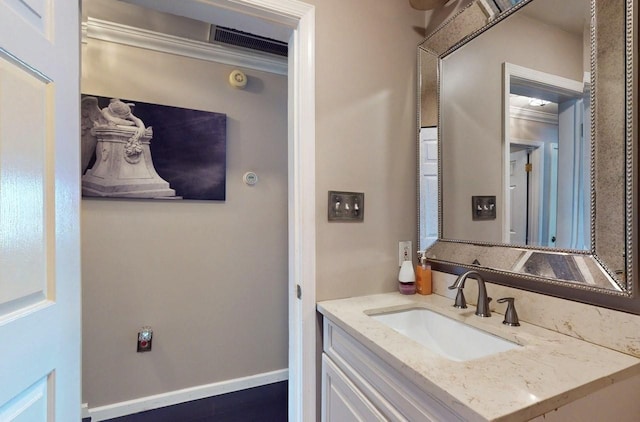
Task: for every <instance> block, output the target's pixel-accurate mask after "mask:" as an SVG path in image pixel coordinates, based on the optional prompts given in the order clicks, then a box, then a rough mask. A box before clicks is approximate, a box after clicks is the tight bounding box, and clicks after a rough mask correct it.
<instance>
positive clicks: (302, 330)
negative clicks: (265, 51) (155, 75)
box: [125, 0, 316, 421]
mask: <svg viewBox="0 0 640 422" xmlns="http://www.w3.org/2000/svg"><path fill="white" fill-rule="evenodd" d="M125 1H127V2H129V3H134V4H138V5H140V6H144V7H148V8H152V9H155V10H159V11H161V12H166V13H172V14H176V15H181V16H186V17H192V18H195V19H198V20H206V18H203V17H204V16H209V15H210V13H209V12H212V11H213V10H214V9H218V10H219V9H224V10H227V11H230V12H235V13H241V14H243V15H246V16H249V17H253V18H258V19H260V20H262V21H265V22H267V23H270V24H275V25H280V26H283V27H286V28H289V29H290V30H291V31H292V32H291V37H290V39H289V57H288V232H289V242H288V243H289V246H288V249H289V252H288V257H289V259H288V262H289V264H288V270H289V271H288V273H289V276H288V295H289V299H288V309H289V398H288V403H289V405H288V406H289V409H288V413H289V420H290V421H311V420H315V419H316V266H315V260H316V251H315V248H316V246H315V245H316V225H315V213H316V210H315V7H314V6H312V5H309V4H307V3H303V2H301V1H298V0H181V1H179V2H178V1H175V0H125ZM298 292H300V293H301V294H298Z"/></svg>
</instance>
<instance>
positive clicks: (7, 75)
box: [0, 0, 81, 422]
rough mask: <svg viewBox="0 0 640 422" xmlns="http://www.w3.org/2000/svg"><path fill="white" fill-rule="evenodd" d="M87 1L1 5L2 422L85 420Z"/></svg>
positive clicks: (13, 0) (26, 0) (0, 0)
mask: <svg viewBox="0 0 640 422" xmlns="http://www.w3.org/2000/svg"><path fill="white" fill-rule="evenodd" d="M79 32H80V23H79V3H78V2H73V1H68V0H0V339H1V340H0V341H1V347H0V380H2V381H0V420H1V421H28V422H39V421H53V420H55V421H65V422H66V421H79V420H80V402H81V399H80V253H79V252H80V251H79V250H80V237H79V226H80V218H79V205H80V189H79V186H80V183H79V177H80V176H79V152H80V151H79V150H80V148H79V145H80V144H79V131H80V125H79V96H80V92H79V91H80V89H79V81H80V78H79V56H80V54H79V48H80V43H79Z"/></svg>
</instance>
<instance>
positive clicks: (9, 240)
mask: <svg viewBox="0 0 640 422" xmlns="http://www.w3.org/2000/svg"><path fill="white" fill-rule="evenodd" d="M2 53H3V52H2V51H0V187H1V188H2V189H1V190H0V233H2V238H0V245H1V246H2V247H0V268H2V272H0V323H1V322H2V320H3V318H5V317H6V316H7V314H8V313H10V312H15V311H16V310H17V309H19V308H24V307H26V306H29V305H33V304H34V303H35V302H38V301H42V300H45V299H46V295H47V285H48V284H49V283H52V282H53V280H50V279H49V277H48V274H50V270H49V268H48V262H51V260H49V259H48V258H47V255H48V254H51V253H52V251H50V250H48V248H47V239H48V238H50V237H51V235H52V233H47V226H46V220H47V217H48V216H50V215H51V213H52V210H51V204H47V202H46V195H47V192H48V191H50V189H49V188H48V187H47V186H46V183H51V182H52V179H53V177H52V175H51V174H50V171H49V170H48V166H47V145H48V142H47V136H48V131H47V121H48V120H49V118H50V116H51V114H52V113H51V110H49V109H48V107H49V104H51V101H50V98H49V89H48V87H47V85H48V84H49V81H47V80H43V78H42V77H40V76H39V75H37V74H34V73H33V72H32V71H31V69H29V68H27V67H25V66H24V65H22V64H20V63H16V62H15V61H14V60H13V58H11V57H9V56H8V55H7V54H6V53H4V54H2ZM16 99H19V101H16ZM24 116H29V121H28V122H27V121H26V120H25V117H24ZM17 122H22V123H17Z"/></svg>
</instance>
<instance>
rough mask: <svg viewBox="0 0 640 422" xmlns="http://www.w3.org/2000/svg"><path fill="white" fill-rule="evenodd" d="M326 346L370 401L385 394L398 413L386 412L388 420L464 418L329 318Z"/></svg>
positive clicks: (325, 332)
mask: <svg viewBox="0 0 640 422" xmlns="http://www.w3.org/2000/svg"><path fill="white" fill-rule="evenodd" d="M323 346H324V352H325V353H326V354H327V355H328V356H329V357H330V358H331V360H332V361H333V362H334V363H335V364H336V366H337V367H339V368H340V369H341V370H342V371H343V372H344V373H345V374H346V376H347V377H348V378H349V379H350V380H351V381H352V382H353V384H354V385H355V386H357V387H358V389H359V390H360V391H361V392H362V393H363V394H364V395H365V396H366V397H367V398H368V399H369V400H371V401H372V402H374V403H375V401H376V397H382V398H383V399H384V401H386V402H388V403H389V404H390V406H391V407H392V408H393V409H395V411H394V413H395V414H387V413H385V416H386V417H387V418H388V419H390V420H409V421H434V422H439V421H447V422H450V421H451V422H453V421H460V422H463V421H464V419H462V418H461V417H460V416H458V415H457V414H456V413H454V412H453V411H452V410H451V409H449V408H448V407H447V406H445V405H444V404H443V403H441V402H440V401H439V400H438V399H436V398H435V397H433V396H431V395H430V394H429V393H428V392H426V391H424V390H422V389H420V388H419V387H418V386H416V385H415V384H413V383H412V382H410V381H409V380H407V379H406V378H405V377H404V376H402V375H401V374H400V373H399V372H398V371H397V370H395V369H394V368H392V367H391V366H390V365H389V364H387V363H386V362H384V361H383V360H382V359H381V358H380V357H378V356H377V355H376V354H375V353H373V352H372V351H371V350H369V349H367V348H366V347H365V346H363V345H362V344H361V343H360V342H358V341H357V340H356V339H355V338H353V337H352V336H351V335H349V334H347V333H346V332H345V331H344V330H342V329H341V328H339V327H337V326H336V325H334V324H333V323H332V322H331V321H329V320H328V319H327V318H324V344H323ZM381 411H383V412H384V409H381Z"/></svg>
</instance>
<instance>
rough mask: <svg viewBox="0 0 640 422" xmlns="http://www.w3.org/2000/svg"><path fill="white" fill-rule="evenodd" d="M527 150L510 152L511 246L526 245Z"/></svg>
mask: <svg viewBox="0 0 640 422" xmlns="http://www.w3.org/2000/svg"><path fill="white" fill-rule="evenodd" d="M526 165H527V150H526V149H522V150H520V151H516V152H512V153H511V158H510V160H509V176H510V177H509V208H510V210H509V212H510V213H511V221H510V227H509V235H510V242H511V244H512V245H524V244H526V239H527V233H526V230H527V229H526V227H527V206H526V204H527V195H528V188H527V171H526Z"/></svg>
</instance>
